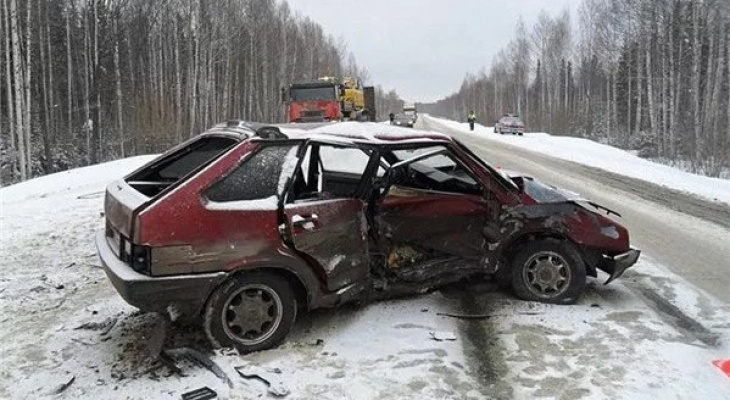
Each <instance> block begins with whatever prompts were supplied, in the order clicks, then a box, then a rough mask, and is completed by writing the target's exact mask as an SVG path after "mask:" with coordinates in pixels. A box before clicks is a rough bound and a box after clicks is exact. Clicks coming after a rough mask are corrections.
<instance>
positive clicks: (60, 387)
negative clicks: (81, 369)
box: [51, 375, 76, 394]
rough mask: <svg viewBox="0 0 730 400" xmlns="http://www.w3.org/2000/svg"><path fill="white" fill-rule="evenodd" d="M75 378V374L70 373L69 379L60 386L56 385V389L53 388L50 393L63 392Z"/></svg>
mask: <svg viewBox="0 0 730 400" xmlns="http://www.w3.org/2000/svg"><path fill="white" fill-rule="evenodd" d="M75 380H76V375H71V378H70V379H69V380H67V381H66V382H65V383H62V384H61V385H60V386H58V387H57V388H56V389H54V390H53V392H51V393H52V394H61V393H63V392H64V391H65V390H66V389H68V387H69V386H71V384H73V383H74V381H75Z"/></svg>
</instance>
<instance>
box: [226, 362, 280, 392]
mask: <svg viewBox="0 0 730 400" xmlns="http://www.w3.org/2000/svg"><path fill="white" fill-rule="evenodd" d="M234 368H235V370H236V371H237V372H238V374H239V375H241V376H242V377H243V378H246V379H258V380H260V381H261V382H263V383H265V384H266V385H267V386H268V390H267V391H268V392H269V393H270V394H272V395H274V396H276V397H284V396H286V395H288V394H289V393H290V391H289V389H288V388H287V387H286V386H285V385H284V382H282V381H281V379H280V378H279V377H278V376H277V375H276V374H280V373H281V370H280V369H279V368H261V367H259V366H255V365H243V366H238V367H234Z"/></svg>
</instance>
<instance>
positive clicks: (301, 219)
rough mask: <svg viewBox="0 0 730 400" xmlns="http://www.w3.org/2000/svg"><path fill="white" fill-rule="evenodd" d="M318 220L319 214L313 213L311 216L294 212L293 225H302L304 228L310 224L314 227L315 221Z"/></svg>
mask: <svg viewBox="0 0 730 400" xmlns="http://www.w3.org/2000/svg"><path fill="white" fill-rule="evenodd" d="M317 221H319V217H318V216H317V214H312V215H309V216H301V215H299V214H294V216H292V217H291V223H292V225H294V226H301V227H303V228H307V227H308V226H311V227H312V228H314V223H315V222H317Z"/></svg>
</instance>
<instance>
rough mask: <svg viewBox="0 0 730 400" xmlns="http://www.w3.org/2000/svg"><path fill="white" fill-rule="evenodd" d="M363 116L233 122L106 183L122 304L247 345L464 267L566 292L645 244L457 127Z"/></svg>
mask: <svg viewBox="0 0 730 400" xmlns="http://www.w3.org/2000/svg"><path fill="white" fill-rule="evenodd" d="M372 127H373V130H377V129H382V127H381V126H380V125H379V124H372ZM363 130H364V128H363V127H362V126H357V127H356V128H353V130H352V131H347V132H346V133H340V134H324V133H321V132H318V133H307V132H305V133H301V132H300V133H292V134H290V135H288V136H287V135H285V134H283V133H282V132H281V131H280V130H279V129H278V128H276V127H271V126H254V125H251V124H246V123H243V122H239V121H231V122H229V123H226V124H223V125H221V126H217V127H215V128H213V129H211V130H209V131H207V132H204V133H203V134H201V135H199V136H197V137H194V138H192V139H190V140H188V141H187V142H185V143H182V144H180V145H179V146H177V147H175V148H173V149H171V150H170V151H168V152H167V153H165V154H163V155H162V156H160V157H158V158H157V159H155V160H153V161H151V162H150V163H148V164H147V165H144V166H143V167H141V168H140V169H138V170H136V171H134V172H132V173H131V174H129V175H128V176H126V177H125V178H123V179H119V180H117V181H115V182H112V183H111V184H110V185H109V186H108V187H107V189H106V197H105V201H104V209H105V216H106V228H105V229H104V230H102V231H100V232H98V234H97V236H96V246H97V249H98V253H99V257H100V259H101V262H102V264H103V266H104V270H105V272H106V274H107V276H108V278H109V280H110V281H111V283H112V284H113V285H114V287H115V288H116V290H117V291H118V292H119V294H120V295H121V296H122V297H123V298H124V299H125V300H126V301H127V302H128V303H129V304H131V305H133V306H136V307H138V308H140V309H142V310H145V311H157V312H161V313H164V314H167V315H169V316H170V317H172V318H187V319H195V320H199V321H201V323H202V325H203V329H204V331H205V334H206V335H207V337H208V338H209V340H210V341H211V343H212V344H213V346H215V347H220V346H235V347H237V348H238V349H239V350H240V351H242V352H250V351H257V350H263V349H266V348H270V347H272V346H275V345H276V344H278V343H279V342H281V341H282V340H283V339H284V337H285V336H286V335H287V333H288V332H289V330H290V329H291V327H292V325H293V323H294V321H295V318H296V315H297V313H298V312H300V311H302V310H310V309H315V308H322V307H334V306H337V305H340V304H343V303H346V302H348V301H352V300H357V299H373V298H375V299H378V298H386V297H389V296H394V295H404V294H417V293H425V292H426V291H428V290H430V289H434V288H437V287H440V286H443V285H446V284H449V283H453V282H457V281H459V280H462V279H465V278H469V277H479V276H484V275H496V276H497V279H499V280H501V281H502V282H505V283H508V284H510V285H511V286H512V288H513V290H514V292H515V293H516V294H517V296H519V297H520V298H522V299H526V300H532V301H542V302H548V303H561V304H565V303H572V302H575V301H576V300H577V299H578V297H579V295H580V294H581V292H582V291H583V288H584V286H585V284H586V275H589V276H594V277H595V276H596V275H597V269H601V270H603V271H605V272H607V273H608V274H609V275H610V278H609V279H608V282H610V281H612V280H614V279H616V278H618V277H620V276H621V275H622V274H623V273H624V271H625V270H626V269H627V268H629V267H630V266H632V265H633V264H634V263H635V262H636V260H637V259H638V257H639V251H638V250H636V249H633V248H631V247H630V245H629V233H628V231H627V230H626V228H624V227H623V226H621V225H620V224H618V223H617V222H615V221H613V220H612V219H609V218H608V217H606V216H604V215H602V214H601V213H599V212H598V210H599V209H602V210H606V209H603V208H601V207H600V206H598V205H596V204H595V203H590V202H582V201H581V200H580V199H576V198H574V197H571V195H570V194H566V193H565V192H562V191H560V190H558V189H555V188H553V187H550V186H547V185H545V184H542V183H540V182H538V181H536V180H534V179H532V178H529V177H524V176H508V175H504V174H503V173H501V172H498V170H497V169H495V168H493V167H491V166H490V165H489V164H487V163H486V162H484V161H483V160H482V159H480V158H479V157H478V156H476V155H475V154H474V153H472V152H471V151H470V150H469V149H468V148H467V147H466V146H464V145H463V144H461V143H460V142H458V141H457V140H456V139H453V138H451V137H450V136H447V135H442V134H438V133H430V132H429V133H427V132H417V133H408V132H393V131H391V132H389V133H377V132H375V133H373V132H367V131H365V132H363Z"/></svg>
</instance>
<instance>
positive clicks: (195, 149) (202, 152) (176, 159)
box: [129, 136, 238, 182]
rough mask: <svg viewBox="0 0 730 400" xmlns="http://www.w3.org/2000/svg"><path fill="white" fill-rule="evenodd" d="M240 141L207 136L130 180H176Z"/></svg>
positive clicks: (152, 165)
mask: <svg viewBox="0 0 730 400" xmlns="http://www.w3.org/2000/svg"><path fill="white" fill-rule="evenodd" d="M236 143H238V141H237V140H235V139H232V138H227V137H215V136H205V137H202V138H200V139H198V140H196V141H194V142H192V143H190V144H189V145H187V146H185V147H182V148H180V149H179V150H178V151H176V152H174V153H172V154H169V155H168V156H166V157H165V158H164V159H162V160H160V161H157V162H155V163H153V164H151V165H150V166H149V167H148V168H145V169H143V170H141V171H139V172H138V173H137V174H135V175H134V176H131V177H130V178H129V181H146V182H149V181H162V182H174V181H176V180H178V179H180V178H182V177H183V176H185V175H187V174H188V173H190V172H191V171H193V170H194V169H196V168H198V167H200V166H201V165H204V164H206V163H208V162H209V161H212V160H213V159H214V158H216V156H217V155H219V154H222V153H223V152H224V151H225V150H227V149H228V148H230V147H231V146H233V145H234V144H236Z"/></svg>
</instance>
